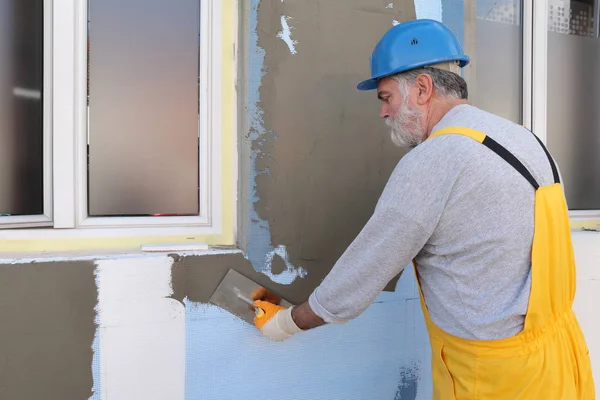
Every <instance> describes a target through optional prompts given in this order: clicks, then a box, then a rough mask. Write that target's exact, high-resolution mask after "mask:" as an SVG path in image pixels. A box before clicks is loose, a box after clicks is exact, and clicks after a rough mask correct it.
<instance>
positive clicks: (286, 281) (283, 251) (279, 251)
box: [261, 245, 307, 285]
mask: <svg viewBox="0 0 600 400" xmlns="http://www.w3.org/2000/svg"><path fill="white" fill-rule="evenodd" d="M275 256H279V257H281V259H282V260H283V261H284V262H285V267H286V269H285V270H284V271H283V272H282V273H280V274H274V273H273V272H272V271H271V267H272V265H273V258H275ZM261 272H262V273H263V274H265V275H267V276H268V277H269V278H271V280H272V281H273V282H276V283H279V284H281V285H290V284H292V283H293V282H294V281H295V280H296V278H304V277H305V276H306V275H307V271H306V270H305V269H304V268H302V267H301V266H298V267H295V266H294V264H292V263H291V262H290V258H289V254H288V251H287V247H285V246H284V245H279V246H277V247H275V248H274V249H273V250H272V251H270V252H268V253H267V256H266V257H265V267H264V269H263V270H262V271H261Z"/></svg>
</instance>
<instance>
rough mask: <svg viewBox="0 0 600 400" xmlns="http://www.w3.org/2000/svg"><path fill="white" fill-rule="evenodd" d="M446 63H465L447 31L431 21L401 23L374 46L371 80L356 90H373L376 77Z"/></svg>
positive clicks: (458, 48)
mask: <svg viewBox="0 0 600 400" xmlns="http://www.w3.org/2000/svg"><path fill="white" fill-rule="evenodd" d="M447 61H458V62H459V65H460V66H461V67H464V66H465V65H467V64H468V63H469V56H467V55H466V54H465V53H464V52H463V50H462V48H461V46H460V43H459V42H458V39H457V38H456V36H455V35H454V33H452V31H451V30H450V29H448V28H447V27H446V26H444V25H443V24H442V23H440V22H438V21H434V20H431V19H417V20H414V21H407V22H403V23H401V24H398V25H396V26H394V27H393V28H392V29H390V30H389V31H387V33H386V34H385V35H383V37H382V38H381V40H380V41H379V43H377V46H375V50H373V54H372V55H371V78H369V79H367V80H365V81H362V82H361V83H359V84H358V89H359V90H372V89H376V88H377V80H378V79H380V78H383V77H386V76H389V75H394V74H397V73H400V72H404V71H408V70H411V69H415V68H419V67H424V66H427V65H432V64H438V63H442V62H447Z"/></svg>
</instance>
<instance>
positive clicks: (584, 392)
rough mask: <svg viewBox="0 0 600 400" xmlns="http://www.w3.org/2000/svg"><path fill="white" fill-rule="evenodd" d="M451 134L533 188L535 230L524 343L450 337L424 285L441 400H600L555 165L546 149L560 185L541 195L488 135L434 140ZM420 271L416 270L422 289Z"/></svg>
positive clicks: (468, 131)
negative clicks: (474, 144)
mask: <svg viewBox="0 0 600 400" xmlns="http://www.w3.org/2000/svg"><path fill="white" fill-rule="evenodd" d="M444 134H459V135H464V136H468V137H470V138H472V139H475V140H476V141H478V142H480V143H482V144H483V145H485V146H486V147H488V148H489V149H490V150H492V151H493V152H495V153H496V154H497V155H498V156H500V157H502V158H503V159H504V160H505V161H507V162H508V163H509V164H511V165H512V166H513V167H514V168H515V169H516V170H517V171H518V172H520V173H521V175H523V177H524V178H525V179H527V180H528V181H529V182H530V183H531V184H532V185H533V187H534V189H535V190H536V192H535V226H534V238H533V247H532V253H531V293H530V297H529V306H528V309H527V315H526V317H525V325H524V329H523V331H522V332H521V333H519V334H517V335H516V336H513V337H510V338H506V339H499V340H485V341H476V340H466V339H462V338H458V337H456V336H453V335H450V334H448V333H446V332H444V331H442V330H441V329H440V328H438V327H437V326H436V325H435V324H434V323H433V322H432V321H431V318H430V317H429V312H428V311H427V306H426V304H425V300H424V298H423V292H422V291H421V287H420V284H419V292H420V293H421V305H422V307H423V313H424V314H425V321H426V324H427V329H428V331H429V337H430V342H431V349H432V360H431V362H432V365H431V367H432V373H433V399H434V400H446V399H447V400H450V399H452V400H463V399H478V400H479V399H481V400H483V399H494V400H496V399H507V400H521V399H523V400H525V399H526V400H538V399H539V400H554V399H557V400H584V399H585V400H593V399H595V398H596V395H595V389H594V382H593V378H592V370H591V363H590V356H589V351H588V349H587V346H586V343H585V340H584V337H583V334H582V331H581V328H580V327H579V323H578V322H577V319H576V317H575V313H574V312H573V310H572V304H573V299H574V297H575V260H574V256H573V246H572V243H571V231H570V226H569V215H568V210H567V206H566V201H565V198H564V195H563V190H562V186H561V183H560V179H559V174H558V171H557V169H556V165H555V164H554V161H553V160H552V158H551V157H550V154H549V153H548V151H547V150H546V148H545V147H544V145H543V144H542V143H541V142H540V145H542V148H543V149H544V151H545V152H546V154H547V155H548V159H549V160H550V164H551V166H552V171H553V173H554V181H555V183H554V184H552V185H549V186H542V187H540V186H539V185H538V183H537V182H536V180H535V179H534V178H533V176H532V175H531V174H530V173H529V171H528V170H527V169H526V168H525V166H524V165H523V164H522V163H521V162H520V161H519V160H518V159H517V158H516V157H514V156H513V155H512V154H511V153H509V152H508V151H507V150H506V149H505V148H504V147H502V146H501V145H499V144H498V143H497V142H495V141H494V140H493V139H491V138H489V137H487V136H486V135H485V134H484V133H482V132H479V131H475V130H472V129H468V128H462V127H452V128H445V129H442V130H440V131H437V132H435V133H433V134H432V135H431V136H430V139H431V138H434V137H436V136H439V135H444ZM428 140H429V139H428ZM538 141H539V139H538ZM490 156H492V155H491V153H490ZM418 269H419V268H418V265H417V264H416V263H415V275H416V276H417V282H418V281H419V274H418Z"/></svg>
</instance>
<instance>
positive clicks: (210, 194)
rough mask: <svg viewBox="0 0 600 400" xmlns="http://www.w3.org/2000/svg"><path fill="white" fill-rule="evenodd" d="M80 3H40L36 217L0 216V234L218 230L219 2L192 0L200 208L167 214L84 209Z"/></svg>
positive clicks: (83, 10) (83, 25)
mask: <svg viewBox="0 0 600 400" xmlns="http://www.w3.org/2000/svg"><path fill="white" fill-rule="evenodd" d="M87 7H88V0H61V1H56V0H55V1H52V0H45V1H44V24H45V30H44V34H45V39H44V42H45V43H44V45H45V48H44V59H45V61H46V62H45V69H44V215H43V216H23V217H16V216H15V217H0V228H2V229H0V239H1V238H4V239H8V238H9V239H20V238H27V239H32V238H55V237H107V236H156V235H172V236H175V235H188V234H194V235H208V234H220V233H221V231H222V211H223V210H222V205H221V197H222V187H221V179H222V166H221V161H222V157H221V153H222V143H221V142H222V141H221V131H222V93H221V88H222V72H221V68H222V60H223V56H222V31H221V29H222V5H221V2H220V1H211V0H200V7H201V8H200V10H201V12H200V29H201V32H200V41H201V43H200V52H201V53H200V60H201V61H200V64H201V65H200V79H199V82H200V90H199V96H200V98H199V101H200V115H199V121H200V126H199V140H200V143H199V149H200V154H199V160H200V164H199V166H198V168H199V180H200V201H199V202H200V204H199V209H200V214H199V215H197V216H174V217H169V216H165V217H90V216H88V214H87V173H86V169H87V161H86V159H87V148H86V143H87V114H88V113H87V101H86V100H87V12H88V11H87ZM50 60H52V61H51V62H50ZM203 60H204V61H203ZM53 206H54V207H53ZM39 226H49V227H53V228H54V229H19V230H11V229H10V228H17V227H18V228H23V227H30V228H32V227H39Z"/></svg>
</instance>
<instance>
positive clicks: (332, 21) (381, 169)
mask: <svg viewBox="0 0 600 400" xmlns="http://www.w3.org/2000/svg"><path fill="white" fill-rule="evenodd" d="M245 18H247V19H248V24H247V29H248V32H247V37H246V38H245V40H246V43H245V45H246V46H247V51H246V65H245V68H246V73H247V79H246V81H247V88H246V93H247V98H246V102H247V110H248V121H247V130H246V134H245V136H244V138H245V141H244V143H243V148H242V155H243V157H248V158H250V159H251V165H250V173H251V178H250V179H249V181H248V186H247V187H246V188H243V189H244V190H248V192H246V193H247V197H246V199H245V201H246V202H247V209H246V210H243V213H242V215H244V214H246V215H247V217H248V218H249V220H250V222H249V224H248V225H247V230H246V231H245V232H242V235H247V238H246V248H245V250H246V251H247V256H248V259H249V260H250V262H251V263H252V266H253V267H254V269H256V270H259V271H266V272H268V273H270V272H272V270H274V269H275V270H282V269H283V270H286V271H287V272H288V276H287V277H285V280H286V281H287V282H290V281H292V280H293V279H294V277H300V278H302V277H304V276H306V277H307V279H308V280H309V281H307V282H306V283H304V284H300V285H299V286H298V289H295V290H294V294H295V295H298V296H299V297H301V298H306V297H308V295H309V294H310V292H311V291H312V289H314V287H315V286H316V284H318V282H319V281H320V280H321V279H322V278H323V277H324V276H325V275H326V274H327V272H328V271H329V270H330V269H331V267H332V266H333V264H334V263H335V261H336V260H337V258H338V257H339V256H340V255H341V254H342V252H343V251H344V250H345V248H346V247H347V246H348V244H349V243H350V242H351V241H352V239H354V237H355V236H356V235H357V234H358V232H359V231H360V229H361V228H362V226H363V225H364V223H365V222H366V221H367V219H368V218H369V216H370V215H371V213H372V211H373V209H374V207H375V204H376V202H377V199H378V197H379V195H380V194H381V191H382V190H383V186H384V185H385V182H386V181H387V179H388V177H389V175H390V173H391V171H392V169H393V167H394V166H395V165H396V163H397V162H398V160H399V159H400V158H401V156H402V155H403V154H404V153H403V152H402V150H399V149H398V148H396V147H394V146H393V145H392V143H391V140H390V138H389V133H388V128H386V127H385V125H384V124H383V122H382V121H381V120H380V119H379V104H378V100H377V99H376V95H375V93H374V92H366V93H365V92H359V91H358V90H356V84H357V83H358V82H359V81H361V80H362V79H365V78H367V77H368V76H369V73H370V70H369V57H370V55H371V52H372V50H373V46H374V45H375V43H377V41H378V40H379V38H380V37H381V36H382V35H383V33H385V31H387V30H388V29H389V28H390V27H392V25H393V23H394V21H406V20H411V19H414V18H415V6H414V2H413V1H412V0H410V1H409V0H402V1H372V0H369V1H365V0H350V1H349V0H322V1H317V0H311V1H304V0H285V1H281V0H262V1H258V0H253V1H251V2H250V7H249V9H247V10H246V15H245ZM244 211H245V212H244ZM282 279H284V277H282ZM388 289H393V285H390V287H389V288H388Z"/></svg>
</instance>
